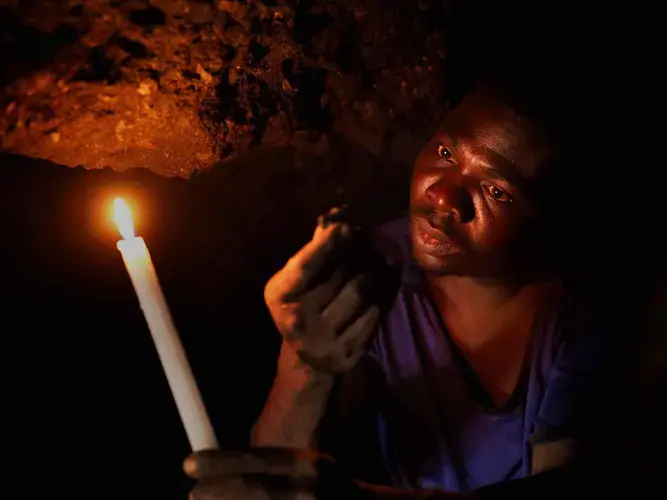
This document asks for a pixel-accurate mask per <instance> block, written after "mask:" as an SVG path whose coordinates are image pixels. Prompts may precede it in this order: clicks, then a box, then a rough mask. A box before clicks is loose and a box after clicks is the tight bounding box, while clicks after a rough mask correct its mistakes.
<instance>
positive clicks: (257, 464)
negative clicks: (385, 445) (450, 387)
mask: <svg viewBox="0 0 667 500" xmlns="http://www.w3.org/2000/svg"><path fill="white" fill-rule="evenodd" d="M183 468H184V470H185V472H186V473H187V474H188V475H189V476H190V477H191V478H193V479H196V480H197V485H196V486H195V488H194V489H193V490H192V493H191V494H190V499H191V500H237V499H238V500H315V499H317V500H329V499H331V500H343V499H345V500H366V499H370V498H374V496H372V495H371V494H370V493H368V492H366V491H365V490H364V489H363V488H362V487H361V486H359V485H358V484H357V483H356V482H355V481H353V480H351V479H350V478H348V477H346V476H345V474H343V473H342V471H341V469H340V468H339V467H338V466H337V464H336V463H335V462H334V461H333V460H332V459H330V458H328V457H325V456H322V455H318V454H317V453H315V452H312V451H308V450H290V449H284V448H251V449H248V450H241V451H236V450H207V451H200V452H197V453H193V454H192V455H190V456H189V457H188V458H187V459H186V460H185V462H184V464H183Z"/></svg>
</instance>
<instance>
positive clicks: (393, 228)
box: [322, 220, 611, 492]
mask: <svg viewBox="0 0 667 500" xmlns="http://www.w3.org/2000/svg"><path fill="white" fill-rule="evenodd" d="M378 237H379V240H378V242H379V248H380V249H381V250H382V251H383V253H384V254H385V256H386V257H387V259H388V260H389V261H390V262H391V263H393V264H400V265H401V267H402V278H401V287H400V290H399V292H398V296H397V298H396V300H395V302H394V303H393V305H392V306H391V308H390V310H389V312H388V314H387V316H386V318H385V320H384V322H383V323H382V324H381V326H380V327H379V329H378V331H377V332H376V334H375V336H374V337H373V339H372V341H371V345H370V348H369V352H368V354H367V355H366V357H365V358H363V359H362V361H361V362H360V364H359V365H358V366H357V367H356V368H355V369H354V370H353V371H352V372H351V373H350V374H348V375H346V376H345V377H343V380H342V382H341V384H340V387H339V393H338V396H336V397H335V398H333V401H334V403H333V404H332V408H331V410H330V413H329V415H328V418H329V419H330V420H327V421H325V422H331V423H330V424H324V428H323V429H324V430H323V432H324V434H323V442H322V444H323V448H324V449H325V450H326V451H330V452H331V453H332V454H333V455H334V456H336V457H337V458H339V460H341V461H342V462H344V463H345V464H346V465H348V466H349V467H350V468H351V469H352V470H351V472H352V473H353V474H356V475H357V477H360V478H361V479H364V480H367V481H369V482H376V483H378V482H379V483H384V484H389V485H392V486H395V487H399V488H406V489H418V488H442V489H445V490H448V491H453V492H465V491H471V490H474V489H477V488H480V487H482V486H485V485H488V484H492V483H496V482H500V481H503V480H507V479H512V478H519V477H524V476H526V475H529V474H530V464H531V443H532V442H535V441H548V440H556V439H561V438H565V437H577V436H578V435H579V434H580V433H581V432H582V430H583V428H584V426H585V425H586V424H587V423H588V421H589V417H590V415H591V414H592V410H593V406H595V404H594V403H593V402H594V401H595V398H593V395H594V385H595V378H596V377H597V376H598V375H600V374H601V373H602V367H603V365H604V364H605V361H606V360H607V359H608V356H607V353H608V352H609V351H610V349H609V346H610V344H611V343H610V342H609V339H608V338H607V337H606V336H605V335H606V334H607V333H608V331H607V330H606V329H604V328H600V327H595V326H594V323H593V322H592V320H591V319H590V317H591V315H590V314H586V315H582V314H580V313H579V312H578V309H579V308H578V307H577V306H578V305H579V304H578V302H579V301H578V300H577V299H576V294H574V293H572V294H565V298H564V300H563V301H562V302H561V303H558V304H553V305H552V306H553V307H551V308H550V310H548V311H543V313H542V314H541V315H538V319H537V321H536V322H535V325H534V330H533V334H532V338H531V343H530V345H529V348H528V351H527V355H526V363H525V368H524V372H523V374H522V376H521V377H520V381H519V383H518V385H517V389H516V390H515V393H514V394H513V395H512V397H511V398H510V401H509V402H508V403H507V404H506V405H505V407H503V408H493V407H492V406H493V405H492V404H491V402H490V397H489V396H488V394H487V393H486V392H485V391H484V389H483V388H482V386H481V384H480V383H479V381H478V379H477V378H476V376H475V374H474V372H473V371H472V370H471V369H470V367H469V366H468V365H467V364H466V363H465V360H464V359H463V357H462V356H461V355H460V353H459V351H458V349H457V348H456V346H455V344H454V343H453V342H452V341H451V339H450V338H449V336H448V333H447V332H446V330H445V328H444V325H443V323H442V320H441V318H440V315H439V312H438V311H437V309H436V308H435V306H434V303H433V301H432V299H431V296H430V294H429V292H428V291H427V289H426V287H425V282H424V279H423V275H422V273H421V271H420V269H419V268H418V267H417V265H416V264H415V263H414V261H413V260H412V257H411V251H410V243H409V233H408V223H407V221H406V220H399V221H396V222H393V223H390V224H387V225H385V226H383V227H382V228H381V229H380V230H379V232H378Z"/></svg>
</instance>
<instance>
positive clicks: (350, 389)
mask: <svg viewBox="0 0 667 500" xmlns="http://www.w3.org/2000/svg"><path fill="white" fill-rule="evenodd" d="M384 387H385V384H384V376H383V373H382V370H381V369H380V367H379V366H378V364H377V361H375V359H373V358H372V357H370V356H366V357H364V358H362V360H361V361H360V362H359V363H358V364H357V365H356V366H355V367H354V368H353V369H352V370H351V371H350V372H349V373H347V374H345V375H344V376H342V377H341V378H340V379H339V380H338V381H337V383H336V386H335V387H334V391H333V393H332V396H331V399H330V402H329V406H328V408H327V412H326V414H325V417H324V419H323V421H322V423H321V425H320V428H319V430H318V447H319V449H320V451H322V452H323V453H326V454H328V455H330V456H332V457H333V458H334V459H335V460H336V461H337V462H338V463H339V464H340V465H342V466H343V467H344V468H345V469H346V471H347V472H348V473H349V474H350V476H351V477H354V478H355V479H359V480H362V481H365V482H368V483H372V484H378V485H384V484H388V475H387V473H386V470H385V469H384V467H383V464H384V460H383V458H382V448H381V446H380V439H379V434H378V420H377V419H378V413H379V409H380V407H381V405H382V400H383V394H385V391H384Z"/></svg>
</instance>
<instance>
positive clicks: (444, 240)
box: [186, 80, 616, 499]
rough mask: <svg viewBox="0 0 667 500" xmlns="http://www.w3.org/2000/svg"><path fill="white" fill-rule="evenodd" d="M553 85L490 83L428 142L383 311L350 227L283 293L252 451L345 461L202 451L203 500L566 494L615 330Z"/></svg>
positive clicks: (571, 136)
mask: <svg viewBox="0 0 667 500" xmlns="http://www.w3.org/2000/svg"><path fill="white" fill-rule="evenodd" d="M545 89H548V87H547V88H545V87H541V86H540V85H536V84H533V83H532V82H529V83H526V82H520V83H518V84H515V83H511V84H506V82H503V81H499V80H494V81H492V82H491V83H486V84H480V85H479V86H477V87H476V88H475V90H474V91H472V92H471V93H469V94H468V95H467V96H465V98H464V99H463V100H462V101H461V103H460V104H459V105H458V106H456V108H455V109H454V110H453V111H452V112H451V113H450V114H449V116H448V117H447V118H446V120H445V121H444V123H443V124H442V126H441V127H440V128H439V129H438V131H437V132H436V134H435V136H434V137H433V138H432V140H431V141H430V142H429V143H428V144H427V145H426V146H425V148H424V149H423V151H422V152H421V154H420V155H419V156H418V158H417V160H416V162H415V167H414V174H413V181H412V188H411V202H410V214H409V220H399V221H396V222H393V223H390V224H388V225H386V226H385V227H382V228H381V229H380V230H379V231H378V232H377V234H376V238H375V241H376V247H377V249H378V250H379V251H381V252H382V254H383V255H384V257H385V259H386V262H387V264H388V265H389V266H390V267H389V268H387V272H388V273H391V270H393V269H398V271H399V272H400V283H399V287H398V291H397V292H396V293H393V294H392V301H391V303H390V305H389V307H384V306H383V305H382V302H381V300H379V298H378V297H380V296H381V294H380V295H378V294H377V287H375V288H374V287H373V286H372V285H373V283H375V282H376V281H375V280H377V279H378V276H379V275H378V273H377V271H368V270H367V269H365V268H364V267H363V266H362V267H361V268H360V269H359V268H357V269H356V270H355V271H354V272H351V271H350V266H349V265H348V261H347V257H345V256H346V255H349V248H350V246H351V245H353V244H354V241H355V231H354V230H352V229H351V228H350V226H349V225H347V224H345V223H344V222H334V223H332V224H330V225H328V226H326V227H325V226H324V225H320V227H318V229H317V230H316V231H315V235H314V237H313V239H312V241H311V242H309V243H308V244H307V245H306V246H305V247H304V248H303V249H302V250H301V251H300V252H299V253H297V254H296V255H295V256H294V257H293V258H292V259H291V260H290V261H289V262H288V263H287V265H286V266H285V267H284V268H283V269H282V270H281V271H280V272H278V273H277V274H276V275H275V276H274V277H273V278H272V279H271V280H270V282H269V283H268V284H267V287H266V302H267V305H268V307H269V309H270V311H271V314H272V316H273V318H274V320H275V323H276V326H277V327H278V330H279V331H280V332H281V334H282V335H283V340H284V341H283V347H282V350H281V354H280V360H279V366H278V374H277V376H276V380H275V383H274V387H273V389H272V391H271V394H270V396H269V400H268V401H267V404H266V407H265V409H264V412H263V414H262V415H261V417H260V418H259V420H258V422H257V424H256V426H255V429H254V435H253V445H254V446H257V447H283V448H291V449H313V448H317V449H319V450H320V451H324V452H326V453H327V454H328V455H327V456H330V457H332V459H333V460H332V461H330V460H329V459H320V460H319V461H317V460H312V459H311V458H310V457H311V456H310V455H308V454H307V453H306V452H301V453H291V454H290V453H289V452H284V450H273V451H271V450H261V449H259V450H257V452H256V454H254V455H253V454H247V455H246V456H245V458H242V459H240V460H236V459H235V458H234V457H235V456H234V455H233V454H227V455H225V456H222V455H220V454H218V455H217V456H216V454H206V453H204V454H199V455H196V456H195V457H191V458H190V459H189V460H188V461H186V470H188V471H189V473H190V474H191V475H193V477H196V478H202V479H203V480H202V481H201V482H200V484H199V485H198V486H197V488H196V489H195V495H194V496H195V498H216V499H217V498H237V496H234V494H235V493H234V492H236V494H238V495H240V496H238V498H255V497H253V496H252V495H253V494H255V495H257V497H256V498H282V497H281V496H280V494H279V493H278V492H281V494H285V495H287V496H285V498H293V497H292V496H289V495H291V494H293V493H295V492H296V491H302V492H304V491H310V492H311V493H309V494H310V495H311V496H312V495H315V496H316V497H317V498H355V497H358V498H384V497H386V496H390V497H392V498H394V497H395V496H394V495H398V494H399V493H397V492H396V491H394V490H388V489H384V488H380V489H377V488H373V487H370V486H367V485H368V483H373V484H379V485H384V486H388V487H393V488H396V489H398V490H400V491H403V492H407V493H404V494H405V495H407V498H424V497H426V496H428V495H431V494H435V493H433V492H439V493H437V494H438V495H441V496H443V497H444V496H458V495H469V494H473V495H484V494H492V493H493V492H494V491H500V492H503V491H505V492H506V491H507V490H506V489H503V488H507V484H510V485H512V484H514V483H513V482H512V481H510V482H509V483H507V482H508V481H509V480H512V479H520V478H526V477H529V476H535V475H538V474H540V473H543V472H545V471H555V472H552V473H547V474H544V475H543V477H546V478H548V479H547V480H546V483H548V484H551V483H554V482H555V483H554V484H560V485H562V484H565V483H567V481H569V480H571V476H565V477H560V478H559V476H558V474H559V472H558V471H559V470H561V469H560V468H561V467H563V466H566V465H570V464H573V463H575V462H576V461H577V460H582V459H583V458H582V457H584V455H585V454H584V452H583V450H584V449H585V442H584V440H583V438H585V437H586V436H590V432H589V431H590V424H591V423H592V419H593V418H594V416H595V415H596V413H595V411H594V410H595V409H596V408H599V406H598V403H599V402H600V401H601V400H602V399H603V398H604V396H603V393H604V391H602V390H600V387H603V386H600V385H599V384H598V382H599V381H600V379H601V377H604V376H606V375H607V371H606V368H607V367H608V366H609V364H610V363H611V362H612V360H613V358H612V356H611V353H612V352H613V346H614V345H615V341H616V336H615V335H612V333H611V332H612V331H613V330H612V328H611V327H610V325H605V324H602V323H600V322H599V317H598V315H597V314H596V313H597V307H598V304H596V302H595V301H594V300H593V298H592V297H593V295H592V294H591V290H590V287H589V286H588V284H587V281H586V280H583V279H579V275H580V274H581V273H579V275H578V274H577V272H576V271H577V270H580V269H581V264H582V262H581V260H577V259H576V258H577V257H581V255H582V254H583V253H584V252H582V250H583V249H582V248H581V247H574V248H572V247H571V245H570V242H571V241H573V240H574V238H573V236H572V231H576V229H574V228H575V227H580V226H576V225H575V223H576V222H577V221H580V220H581V218H579V219H577V218H575V214H576V211H577V210H582V209H583V208H584V205H583V204H584V203H585V201H586V199H588V200H592V198H591V196H590V195H591V193H590V192H589V191H588V189H589V187H590V185H589V184H588V183H587V182H585V175H582V173H581V171H577V167H578V168H581V166H580V165H578V164H577V158H576V155H575V152H576V150H577V148H578V146H579V143H578V140H577V139H578V137H579V135H578V134H577V130H576V124H572V123H568V122H571V120H568V116H565V114H564V113H563V111H564V110H563V109H562V107H561V106H560V104H561V103H558V102H554V101H553V100H551V99H550V95H551V94H550V93H549V92H548V90H545ZM573 173H575V174H576V175H577V176H578V177H573ZM587 197H588V198H587ZM584 213H586V212H585V211H584ZM589 214H590V212H588V214H587V215H589ZM568 231H569V234H568ZM610 383H613V382H612V381H611V380H609V383H608V384H606V386H604V387H609V385H610ZM285 453H287V454H285ZM223 455H224V454H223ZM286 457H287V458H286ZM285 460H286V461H285ZM335 464H337V465H335ZM267 468H268V470H269V471H270V475H269V476H266V475H265V473H266V472H267ZM243 473H253V474H254V475H253V476H252V478H250V479H248V476H246V480H245V481H242V480H241V479H240V478H241V477H242V476H243ZM258 473H262V474H260V475H258ZM285 477H289V478H291V479H290V480H288V481H287V482H285V481H284V479H285ZM332 477H335V478H336V480H335V481H334V480H332V479H331V478H332ZM538 477H539V476H538ZM281 478H282V479H281ZM350 478H355V479H358V480H361V481H363V483H362V482H355V481H352V480H351V479H350ZM553 478H555V479H553ZM297 479H298V480H297ZM267 480H268V482H267ZM281 481H282V482H281ZM516 483H517V484H521V483H522V481H517V482H516ZM532 483H533V482H532V481H531V480H530V479H529V480H527V481H525V482H524V483H523V484H532ZM543 484H544V483H543ZM494 485H501V486H500V487H497V486H494ZM550 488H551V489H552V491H555V490H554V488H555V487H551V486H550ZM511 491H514V490H511ZM519 491H521V487H519ZM526 491H528V490H526ZM239 492H240V493H239ZM513 494H515V493H513ZM198 495H199V496H198ZM207 495H208V496H207ZM304 498H308V497H307V496H306V497H304Z"/></svg>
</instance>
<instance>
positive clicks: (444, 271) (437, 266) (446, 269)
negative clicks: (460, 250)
mask: <svg viewBox="0 0 667 500" xmlns="http://www.w3.org/2000/svg"><path fill="white" fill-rule="evenodd" d="M413 256H414V259H415V261H416V262H417V264H418V265H419V267H420V268H421V269H422V271H424V272H425V273H427V274H434V275H438V276H447V275H464V274H467V273H466V272H465V270H466V266H465V263H464V262H462V260H463V259H462V255H460V254H450V255H445V256H439V255H431V254H429V253H428V252H424V251H421V250H419V249H415V250H414V252H413Z"/></svg>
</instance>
